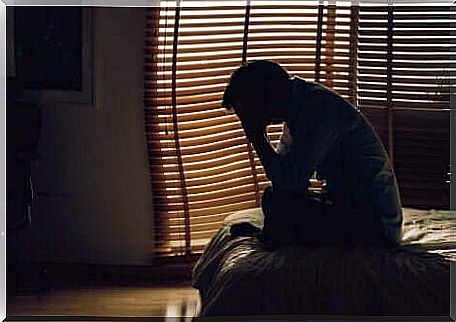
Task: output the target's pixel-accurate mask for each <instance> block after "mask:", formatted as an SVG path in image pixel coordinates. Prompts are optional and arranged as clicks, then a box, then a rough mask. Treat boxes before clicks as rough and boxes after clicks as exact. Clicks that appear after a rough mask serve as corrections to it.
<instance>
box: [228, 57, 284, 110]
mask: <svg viewBox="0 0 456 322" xmlns="http://www.w3.org/2000/svg"><path fill="white" fill-rule="evenodd" d="M289 79H290V75H289V74H288V73H287V71H286V70H285V69H283V68H282V67H281V66H280V65H279V64H277V63H275V62H272V61H269V60H259V61H255V62H252V63H248V64H245V65H242V66H241V67H239V68H238V69H237V70H236V71H234V73H233V74H232V75H231V78H230V81H229V83H228V86H227V87H226V89H225V93H224V94H223V101H222V107H224V108H226V109H228V110H230V109H232V108H234V109H236V108H238V107H239V106H238V105H239V104H241V105H243V104H249V103H252V102H256V101H258V99H259V96H260V95H261V96H263V95H265V94H266V93H265V84H266V83H267V82H269V83H270V84H271V85H277V86H280V85H281V84H283V83H285V82H288V80H289Z"/></svg>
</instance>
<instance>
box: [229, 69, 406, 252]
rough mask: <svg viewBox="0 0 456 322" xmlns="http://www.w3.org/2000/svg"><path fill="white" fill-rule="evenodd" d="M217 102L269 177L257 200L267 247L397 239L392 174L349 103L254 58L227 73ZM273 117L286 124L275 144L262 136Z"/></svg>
mask: <svg viewBox="0 0 456 322" xmlns="http://www.w3.org/2000/svg"><path fill="white" fill-rule="evenodd" d="M222 105H223V106H224V107H225V108H227V109H233V110H234V112H235V113H236V115H237V116H238V117H239V119H240V121H241V124H242V126H243V128H244V132H245V134H246V136H247V138H248V139H249V140H250V142H251V143H252V145H253V147H254V148H255V150H256V152H257V154H258V156H259V158H260V160H261V163H262V165H263V167H264V170H265V173H266V176H267V177H268V178H269V180H270V181H271V183H272V186H270V187H268V188H267V189H266V190H265V191H264V193H263V199H262V208H263V213H264V227H263V232H262V239H263V241H264V243H265V246H266V247H267V248H270V249H275V248H277V247H282V246H287V245H291V244H296V243H301V244H302V243H304V244H315V245H321V244H339V243H367V244H377V245H397V244H399V243H400V241H401V231H402V211H401V202H400V197H399V192H398V186H397V182H396V177H395V175H394V172H393V170H392V168H391V165H390V162H389V160H388V156H387V154H386V151H385V149H384V147H383V145H382V143H381V142H380V140H379V138H378V136H377V135H376V133H375V131H374V129H373V128H372V126H371V125H370V123H369V122H368V121H367V119H366V118H365V117H364V116H363V115H362V114H361V113H360V111H359V110H357V109H356V108H354V107H353V106H352V105H351V104H350V103H349V102H348V101H346V100H345V99H343V98H342V97H341V96H340V95H338V94H337V93H335V92H334V91H332V90H330V89H328V88H326V87H324V86H322V85H320V84H317V83H314V82H308V81H305V80H303V79H301V78H299V77H294V78H290V76H289V74H288V73H287V72H286V71H285V70H284V69H283V68H282V67H281V66H280V65H278V64H277V63H274V62H271V61H256V62H252V63H249V64H246V65H243V66H241V67H240V68H239V69H237V70H236V71H235V72H234V73H233V74H232V75H231V78H230V81H229V84H228V86H227V87H226V89H225V93H224V96H223V103H222ZM274 123H284V130H283V134H282V138H281V140H280V143H279V144H278V146H277V149H276V150H274V149H273V147H272V146H271V144H270V142H269V140H268V137H267V134H266V127H267V126H268V125H270V124H274ZM315 172H316V174H317V178H318V179H322V180H325V181H326V185H325V186H324V189H323V193H320V194H316V193H315V192H312V191H311V190H309V186H310V181H309V180H310V178H311V177H312V175H313V174H314V173H315Z"/></svg>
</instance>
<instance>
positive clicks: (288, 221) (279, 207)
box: [261, 186, 293, 250]
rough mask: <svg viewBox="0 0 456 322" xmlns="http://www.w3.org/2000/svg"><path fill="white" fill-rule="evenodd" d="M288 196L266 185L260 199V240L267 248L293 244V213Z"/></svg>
mask: <svg viewBox="0 0 456 322" xmlns="http://www.w3.org/2000/svg"><path fill="white" fill-rule="evenodd" d="M289 203H290V197H289V196H287V194H285V193H280V192H277V191H274V189H273V187H272V186H268V187H267V188H266V189H265V190H264V192H263V197H262V199H261V208H262V210H263V214H264V226H263V233H262V240H263V243H264V245H265V247H266V248H267V249H271V250H273V249H276V248H280V247H285V246H289V245H291V244H293V214H292V213H291V211H292V209H291V208H292V207H290V204H289Z"/></svg>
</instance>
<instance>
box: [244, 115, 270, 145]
mask: <svg viewBox="0 0 456 322" xmlns="http://www.w3.org/2000/svg"><path fill="white" fill-rule="evenodd" d="M238 117H239V119H240V121H241V124H242V127H243V129H244V132H245V135H246V136H247V138H248V139H249V140H250V142H252V144H254V143H256V142H259V141H260V140H262V139H263V138H264V137H266V127H267V125H268V123H267V121H266V119H265V118H264V117H262V115H251V114H238Z"/></svg>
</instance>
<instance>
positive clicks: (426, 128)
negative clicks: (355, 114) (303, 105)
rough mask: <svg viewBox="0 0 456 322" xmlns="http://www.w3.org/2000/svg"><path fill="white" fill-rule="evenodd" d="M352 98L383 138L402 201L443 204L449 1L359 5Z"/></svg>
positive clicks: (418, 204) (450, 29) (445, 195)
mask: <svg viewBox="0 0 456 322" xmlns="http://www.w3.org/2000/svg"><path fill="white" fill-rule="evenodd" d="M359 10H360V12H359V37H358V38H359V43H358V58H357V59H358V81H357V83H358V88H359V90H358V99H359V100H358V103H359V104H358V106H359V108H360V109H361V110H362V111H363V112H364V114H366V115H367V116H368V118H369V119H370V121H371V122H372V123H373V124H374V126H375V127H376V129H377V131H378V133H379V134H380V136H381V137H382V139H383V142H384V143H385V146H386V147H387V150H388V152H389V155H390V157H391V159H392V161H393V164H394V169H395V172H396V175H397V178H398V182H399V187H400V192H401V196H402V201H403V204H404V205H405V206H412V207H428V208H429V207H435V208H448V207H449V184H448V182H447V181H448V180H449V179H448V172H449V167H448V164H449V153H450V152H449V151H450V150H449V126H450V115H449V109H450V89H451V87H452V86H454V79H451V77H450V72H454V71H455V69H454V66H453V65H452V64H451V59H454V51H452V48H453V49H454V47H451V46H454V43H453V44H452V40H454V39H455V38H454V36H452V35H451V32H454V30H455V28H454V27H452V26H451V19H452V18H453V19H454V11H451V7H450V6H439V7H437V6H432V5H426V4H423V6H394V7H393V6H390V7H386V6H384V7H372V6H371V7H367V6H361V7H360V9H359Z"/></svg>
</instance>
